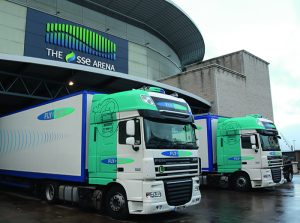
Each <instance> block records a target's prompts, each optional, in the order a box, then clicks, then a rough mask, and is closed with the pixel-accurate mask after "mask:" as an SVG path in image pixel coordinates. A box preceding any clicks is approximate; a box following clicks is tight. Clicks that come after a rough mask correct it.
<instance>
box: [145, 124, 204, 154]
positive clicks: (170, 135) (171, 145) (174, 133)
mask: <svg viewBox="0 0 300 223" xmlns="http://www.w3.org/2000/svg"><path fill="white" fill-rule="evenodd" d="M144 128H145V143H146V148H147V149H198V147H197V145H196V137H195V130H194V128H193V127H192V125H191V124H171V123H163V122H159V121H150V120H148V119H144Z"/></svg>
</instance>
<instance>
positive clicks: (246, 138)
mask: <svg viewBox="0 0 300 223" xmlns="http://www.w3.org/2000/svg"><path fill="white" fill-rule="evenodd" d="M241 141H242V148H243V149H252V145H251V140H250V135H243V136H241Z"/></svg>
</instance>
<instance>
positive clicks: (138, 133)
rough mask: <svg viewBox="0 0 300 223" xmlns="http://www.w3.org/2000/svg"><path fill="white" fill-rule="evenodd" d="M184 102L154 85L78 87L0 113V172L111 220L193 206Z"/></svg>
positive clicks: (194, 159) (192, 151) (193, 155)
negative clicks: (108, 89)
mask: <svg viewBox="0 0 300 223" xmlns="http://www.w3.org/2000/svg"><path fill="white" fill-rule="evenodd" d="M198 176H199V160H198V150H197V145H196V140H195V131H194V124H193V116H192V114H191V112H190V108H189V106H188V104H187V103H186V102H185V101H184V100H183V99H180V98H176V97H173V96H169V95H166V94H164V93H163V91H162V90H161V89H159V88H153V87H150V88H147V89H144V90H131V91H126V92H120V93H115V94H107V95H105V94H90V93H87V92H81V93H78V94H75V95H71V96H68V97H65V98H61V99H58V100H55V101H52V102H47V103H45V104H42V105H39V106H35V107H32V108H29V109H26V110H23V111H20V112H16V113H14V114H10V115H7V116H4V117H1V118H0V178H1V180H2V181H11V182H17V183H19V184H22V183H29V184H31V185H34V186H35V187H36V188H41V189H42V191H43V193H44V197H45V198H46V200H47V201H48V202H49V203H53V202H55V201H57V200H64V201H70V202H74V203H75V202H77V203H79V204H81V205H89V206H92V207H94V208H96V209H98V210H102V209H105V210H106V211H107V213H108V214H109V215H110V216H112V217H114V218H125V217H126V216H127V215H128V214H129V213H130V214H153V213H161V212H167V211H173V210H179V209H183V208H185V207H188V206H191V205H195V204H198V203H199V202H200V199H201V194H200V191H199V177H198Z"/></svg>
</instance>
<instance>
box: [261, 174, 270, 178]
mask: <svg viewBox="0 0 300 223" xmlns="http://www.w3.org/2000/svg"><path fill="white" fill-rule="evenodd" d="M263 177H264V178H271V174H265V175H263Z"/></svg>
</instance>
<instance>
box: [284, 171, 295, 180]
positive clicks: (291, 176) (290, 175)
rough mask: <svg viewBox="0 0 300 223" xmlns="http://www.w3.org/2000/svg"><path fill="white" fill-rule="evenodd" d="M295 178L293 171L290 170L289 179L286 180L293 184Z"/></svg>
mask: <svg viewBox="0 0 300 223" xmlns="http://www.w3.org/2000/svg"><path fill="white" fill-rule="evenodd" d="M293 177H294V174H293V171H292V170H290V171H289V173H288V175H287V178H286V180H287V182H292V181H293Z"/></svg>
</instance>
